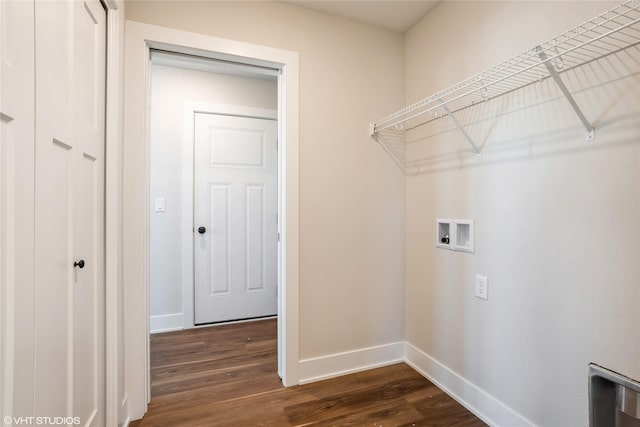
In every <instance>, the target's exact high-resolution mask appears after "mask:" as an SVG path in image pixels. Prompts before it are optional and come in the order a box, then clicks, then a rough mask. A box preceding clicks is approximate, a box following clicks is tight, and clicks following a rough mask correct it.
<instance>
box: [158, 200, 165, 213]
mask: <svg viewBox="0 0 640 427" xmlns="http://www.w3.org/2000/svg"><path fill="white" fill-rule="evenodd" d="M156 212H164V197H156Z"/></svg>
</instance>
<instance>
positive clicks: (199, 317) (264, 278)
mask: <svg viewBox="0 0 640 427" xmlns="http://www.w3.org/2000/svg"><path fill="white" fill-rule="evenodd" d="M194 127H195V129H194V136H195V150H194V153H195V156H194V165H195V178H194V233H193V236H194V261H195V262H194V264H195V267H194V268H195V270H194V273H195V274H194V276H195V323H196V324H204V323H212V322H222V321H230V320H240V319H248V318H256V317H263V316H270V315H275V314H276V313H277V246H278V244H277V205H278V189H277V175H278V154H277V122H276V121H274V120H270V119H262V118H252V117H238V116H226V115H214V114H204V113H197V114H195V123H194ZM201 227H203V228H201Z"/></svg>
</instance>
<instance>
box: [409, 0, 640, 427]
mask: <svg viewBox="0 0 640 427" xmlns="http://www.w3.org/2000/svg"><path fill="white" fill-rule="evenodd" d="M609 7H612V4H611V3H602V2H579V3H576V2H553V3H546V2H443V3H441V4H440V5H439V6H438V7H436V8H435V9H434V11H433V12H432V13H431V14H430V15H429V16H427V17H426V18H425V19H423V20H422V21H421V22H420V23H418V24H417V25H416V26H415V27H414V28H413V29H412V30H411V31H410V32H409V33H408V34H407V36H406V41H405V51H406V98H407V101H408V102H414V101H416V100H418V99H420V98H423V97H426V96H428V95H430V94H431V93H434V92H436V91H437V90H440V89H443V88H445V87H448V86H449V85H452V84H454V83H456V82H457V81H459V80H462V79H463V78H465V77H468V76H471V75H473V74H476V73H478V72H480V71H483V70H484V69H486V68H489V67H490V66H492V65H495V64H496V63H499V62H501V61H502V60H505V59H507V58H508V57H510V56H513V55H515V54H518V53H520V52H521V51H523V50H525V49H528V48H531V47H533V46H535V44H536V43H540V42H543V41H544V40H546V39H548V38H550V37H552V36H554V35H555V34H557V33H560V32H562V31H564V30H566V29H568V28H569V27H571V26H574V25H577V24H579V23H580V22H582V21H584V20H586V19H588V18H590V17H592V16H594V15H596V14H598V13H600V12H602V11H603V10H605V9H606V8H609ZM630 55H632V56H630ZM638 64H640V55H639V51H638V49H632V50H630V51H629V52H627V53H621V54H619V55H614V56H611V57H609V58H608V59H606V60H603V61H599V62H597V63H593V64H590V65H588V66H586V67H583V68H581V69H578V70H575V71H572V72H567V73H565V74H564V75H563V78H565V79H566V81H567V84H568V86H569V87H570V89H572V90H573V91H574V92H575V93H576V100H577V102H578V104H580V105H581V106H582V107H583V109H584V111H585V114H586V116H587V117H588V118H589V119H590V120H591V121H593V122H594V123H595V124H596V140H595V141H593V142H585V141H584V133H585V132H584V128H582V126H581V124H580V122H579V121H578V119H577V117H576V116H575V115H574V114H573V112H572V110H571V109H570V107H569V105H568V103H567V101H566V100H565V99H564V98H562V96H561V94H560V92H559V91H558V90H557V88H556V87H555V86H554V83H553V81H551V80H545V81H544V82H542V83H537V84H534V85H532V86H530V87H528V88H525V89H522V90H519V91H517V92H515V93H512V94H509V95H505V96H504V97H502V98H499V99H495V100H492V101H490V102H488V103H486V104H483V105H479V106H477V107H474V108H471V109H467V110H465V111H464V112H462V113H461V114H460V117H459V118H460V120H461V121H462V122H463V123H465V124H467V125H468V128H467V129H468V132H469V133H470V134H471V136H472V137H474V138H475V139H476V141H477V142H478V143H480V144H482V145H483V147H484V149H483V157H482V159H481V160H477V159H475V157H474V155H473V153H472V151H471V150H470V147H469V145H468V144H467V143H466V141H465V140H464V138H463V137H462V134H461V133H460V132H459V131H458V130H456V129H454V128H453V126H452V125H451V124H450V123H449V122H448V121H446V119H444V120H440V121H438V122H435V123H434V125H433V126H425V127H423V128H422V129H420V130H419V131H417V132H415V133H413V134H412V135H410V140H412V141H414V140H416V139H417V138H418V137H425V138H426V139H424V140H423V141H422V142H420V143H415V144H410V148H409V152H408V155H409V158H410V160H413V161H420V162H421V163H422V164H423V168H422V170H421V171H420V172H419V173H417V174H416V175H413V176H411V175H410V176H408V177H407V181H406V236H407V237H406V239H407V240H406V280H407V281H406V320H405V322H406V338H407V341H408V342H410V343H411V344H412V345H413V346H414V347H416V348H417V349H418V350H419V351H420V352H422V353H423V356H425V360H426V359H427V357H426V356H429V357H430V358H432V360H435V361H437V362H439V363H440V364H441V365H440V367H439V368H437V369H435V370H434V371H438V369H440V370H441V371H444V370H446V369H448V370H450V371H453V373H455V374H457V375H458V377H457V378H454V377H455V375H454V376H452V377H451V378H450V380H449V381H448V382H447V381H445V382H444V384H443V385H445V386H447V387H449V388H450V389H458V390H460V392H459V393H460V394H461V397H462V398H463V399H465V400H466V401H467V403H470V404H471V405H472V406H475V408H476V409H478V410H480V412H484V413H485V415H489V413H488V410H487V409H486V407H487V406H491V405H485V404H486V403H487V401H488V400H490V399H488V396H493V397H495V398H496V399H497V400H498V401H500V402H501V403H502V404H504V405H506V407H508V408H510V409H511V410H513V411H515V412H516V413H517V414H513V417H512V418H511V419H512V420H517V421H516V422H510V423H505V424H507V425H514V424H515V425H521V424H523V423H526V422H527V421H526V420H529V422H531V423H534V424H537V425H542V426H551V425H553V426H582V425H586V424H587V409H588V406H587V371H588V364H589V363H590V362H595V363H598V364H601V365H603V366H606V367H609V368H611V369H613V370H615V371H618V372H620V373H623V374H625V375H628V376H631V377H634V378H640V363H639V362H638V361H639V360H640V328H639V327H638V325H640V310H638V301H640V287H639V286H638V280H639V278H640V263H639V262H638V260H639V259H640V136H639V135H640V114H639V113H640V97H639V96H638V94H639V93H640V78H639V77H638V72H639V71H640V67H639V65H638ZM634 73H635V74H634ZM630 74H633V75H631V76H629V75H630ZM418 132H419V133H418ZM436 218H472V219H474V220H475V237H476V242H475V247H476V252H475V254H466V253H461V252H451V251H446V250H442V249H436V248H435V238H436V236H435V221H436ZM476 274H481V275H486V276H488V278H489V300H488V301H482V300H480V299H477V298H475V297H474V287H473V286H474V276H475V275H476ZM456 382H458V383H461V384H463V385H462V386H460V384H456ZM473 386H477V387H478V388H479V389H480V391H481V393H480V394H484V400H483V399H480V400H478V401H477V402H474V401H473V399H474V393H475V392H476V391H477V390H475V391H474V389H473ZM465 390H466V391H465ZM467 392H468V393H467ZM465 393H467V394H466V395H465ZM483 405H485V407H483ZM492 405H493V406H494V407H495V406H496V404H495V402H493V403H492ZM497 406H499V404H498V405H497ZM503 409H504V408H503ZM506 411H507V412H508V410H506ZM503 412H504V411H503ZM518 414H519V415H518ZM504 419H507V418H505V417H503V418H502V420H504ZM494 421H496V422H497V421H498V418H495V419H494Z"/></svg>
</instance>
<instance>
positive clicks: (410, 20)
mask: <svg viewBox="0 0 640 427" xmlns="http://www.w3.org/2000/svg"><path fill="white" fill-rule="evenodd" d="M285 3H291V4H295V5H298V6H302V7H306V8H309V9H315V10H319V11H321V12H327V13H331V14H333V15H338V16H343V17H345V18H350V19H354V20H356V21H360V22H365V23H367V24H373V25H376V26H379V27H383V28H387V29H389V30H392V31H397V32H400V33H404V32H406V31H407V30H409V29H410V28H411V27H412V26H413V25H414V24H416V23H417V22H418V21H419V20H420V19H422V18H423V17H424V16H425V15H426V14H427V13H429V11H431V9H433V8H434V7H435V6H436V5H437V4H438V3H440V1H436V0H409V1H407V0H379V1H376V0H325V1H312V0H309V1H307V0H302V1H300V0H298V1H293V0H289V1H285Z"/></svg>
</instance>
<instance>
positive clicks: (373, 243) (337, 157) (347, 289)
mask: <svg viewBox="0 0 640 427" xmlns="http://www.w3.org/2000/svg"><path fill="white" fill-rule="evenodd" d="M127 18H128V19H131V20H136V21H141V22H145V23H150V24H155V25H161V26H165V27H171V28H177V29H181V30H186V31H192V32H199V33H203V34H209V35H214V36H219V37H223V38H227V39H232V40H238V41H243V42H249V43H255V44H260V45H265V46H271V47H276V48H279V49H286V50H290V51H297V52H299V53H300V108H299V111H300V228H299V230H300V299H299V307H300V333H299V336H300V358H301V359H308V358H312V357H317V356H323V355H331V354H335V353H340V352H345V351H352V350H356V349H361V348H365V347H371V346H376V345H381V344H386V343H389V342H395V341H398V340H400V339H401V338H402V334H403V314H402V313H403V306H404V293H403V287H404V261H403V251H404V233H403V230H404V176H403V174H402V173H401V171H400V170H399V169H398V168H397V167H396V166H395V165H394V164H392V163H390V162H389V160H388V158H387V157H386V155H385V154H384V152H383V150H382V149H381V147H380V146H378V145H377V144H375V143H373V142H372V141H371V140H370V139H369V138H368V134H367V128H368V122H369V121H370V120H371V119H372V118H374V117H378V116H381V115H383V114H385V113H386V112H387V111H388V110H389V109H394V108H399V107H400V106H401V105H402V103H403V102H404V93H403V88H404V85H403V73H404V66H403V56H402V36H401V35H400V34H396V33H393V32H390V31H386V30H382V29H379V28H375V27H372V26H369V25H364V24H359V23H356V22H353V21H351V20H348V19H343V18H338V17H334V16H331V15H328V14H323V13H320V12H316V11H312V10H307V9H304V8H300V7H296V6H292V5H288V4H283V3H279V2H188V3H185V2H173V1H162V2H148V1H131V2H127ZM345 325H349V327H345Z"/></svg>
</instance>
